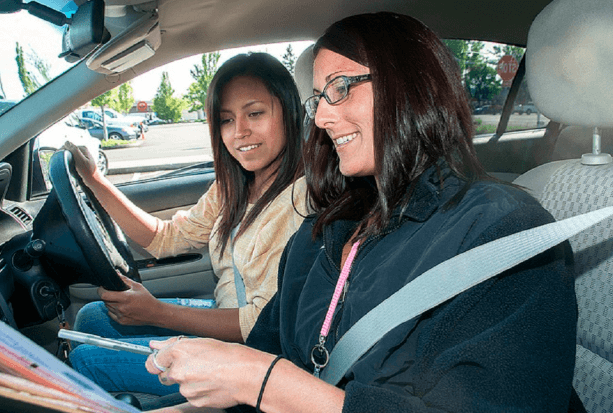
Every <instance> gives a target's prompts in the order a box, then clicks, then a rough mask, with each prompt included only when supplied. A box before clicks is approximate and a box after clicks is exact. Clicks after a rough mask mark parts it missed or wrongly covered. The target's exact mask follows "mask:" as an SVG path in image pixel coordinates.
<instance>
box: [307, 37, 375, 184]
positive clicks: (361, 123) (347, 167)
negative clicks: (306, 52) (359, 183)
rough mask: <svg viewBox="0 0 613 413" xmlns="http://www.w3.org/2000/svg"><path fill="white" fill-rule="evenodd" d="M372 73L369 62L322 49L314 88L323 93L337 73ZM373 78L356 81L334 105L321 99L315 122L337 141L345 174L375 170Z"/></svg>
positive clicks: (351, 74)
mask: <svg viewBox="0 0 613 413" xmlns="http://www.w3.org/2000/svg"><path fill="white" fill-rule="evenodd" d="M367 73H370V70H369V69H368V68H367V67H366V66H362V65H361V64H359V63H356V62H354V61H353V60H351V59H348V58H346V57H344V56H341V55H340V54H338V53H334V52H332V51H330V50H328V49H321V50H320V51H319V53H318V54H317V57H316V58H315V63H314V65H313V92H314V93H315V94H319V93H321V91H322V90H323V88H324V87H325V86H326V84H327V83H328V82H329V81H330V80H332V79H334V78H335V77H338V76H341V75H345V76H358V75H363V74H367ZM373 109H374V108H373V90H372V82H360V83H356V84H352V85H351V86H350V88H349V93H348V95H347V97H345V98H344V99H343V100H341V101H340V102H338V103H335V104H332V105H330V104H329V103H328V102H327V101H326V100H325V99H323V98H322V99H320V101H319V106H318V107H317V113H316V115H315V124H316V125H317V127H318V128H320V129H324V130H325V131H326V132H327V133H328V136H329V137H330V138H331V139H332V141H333V142H334V147H335V148H336V153H337V154H338V157H339V160H340V161H339V169H340V171H341V173H342V174H343V175H345V176H368V175H374V173H375V152H374V129H373V128H374V122H373V119H374V111H373Z"/></svg>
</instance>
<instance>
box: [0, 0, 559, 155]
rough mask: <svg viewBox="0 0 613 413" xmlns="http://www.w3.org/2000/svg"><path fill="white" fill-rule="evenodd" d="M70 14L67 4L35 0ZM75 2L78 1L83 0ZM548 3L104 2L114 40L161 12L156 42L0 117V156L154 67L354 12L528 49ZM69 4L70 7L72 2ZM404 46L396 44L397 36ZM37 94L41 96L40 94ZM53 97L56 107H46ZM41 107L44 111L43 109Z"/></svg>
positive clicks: (308, 28)
mask: <svg viewBox="0 0 613 413" xmlns="http://www.w3.org/2000/svg"><path fill="white" fill-rule="evenodd" d="M39 2H40V3H44V4H46V5H48V6H50V7H53V8H55V9H57V10H62V9H64V10H69V9H70V4H69V3H70V2H68V1H65V0H39ZM83 2H84V0H77V1H76V3H77V4H80V3H83ZM549 2H550V0H514V1H512V2H511V1H503V0H463V1H459V0H385V1H377V0H291V1H288V0H159V1H145V0H106V2H105V3H106V7H107V9H106V11H107V18H106V19H105V26H106V27H107V29H108V30H109V31H110V32H111V34H112V35H113V36H115V35H117V34H118V33H119V32H120V31H121V30H122V27H126V26H127V25H128V24H129V23H131V22H130V21H127V20H126V19H123V20H122V18H121V17H113V16H120V15H121V14H122V10H125V8H126V7H127V8H129V9H131V8H132V7H134V8H135V9H136V10H145V11H150V10H155V9H157V10H158V15H159V23H160V29H161V33H162V34H161V45H160V47H159V48H158V49H157V51H156V53H155V55H154V56H153V57H151V58H149V59H148V60H145V61H144V62H142V63H140V64H139V65H137V66H135V67H134V68H132V69H130V70H128V71H126V72H124V73H122V74H121V75H115V76H105V75H103V74H100V73H94V72H92V71H91V70H89V69H88V68H87V66H86V65H85V64H84V62H81V63H79V64H78V65H76V66H75V67H74V68H73V69H71V70H70V71H68V73H67V74H65V75H64V76H60V78H58V79H56V80H55V81H53V82H51V83H50V84H48V85H46V86H45V87H43V88H42V89H41V90H39V91H38V92H37V93H36V94H34V95H32V96H30V97H28V98H27V99H25V100H24V101H23V102H22V103H21V104H19V105H17V106H16V107H14V108H13V110H11V111H9V112H7V113H6V114H5V115H4V116H2V117H0V131H2V134H0V135H4V136H0V159H2V158H3V157H4V156H6V155H7V154H8V153H10V152H11V151H13V150H14V149H16V148H17V147H19V146H20V145H21V144H22V143H23V142H24V141H25V139H24V137H26V136H34V135H36V133H38V132H40V131H41V130H44V128H46V127H47V126H49V125H50V124H52V123H53V122H54V120H57V119H60V118H61V117H63V116H65V115H66V114H68V113H70V112H71V111H72V110H74V109H76V108H78V107H79V106H81V105H83V104H85V103H87V102H89V101H90V100H91V99H93V98H94V97H96V96H98V95H99V94H101V93H104V92H105V91H107V90H109V89H111V88H113V87H116V86H117V85H119V84H120V83H123V82H125V81H127V80H130V79H132V78H134V77H136V76H138V75H140V74H142V73H145V72H147V71H149V70H151V69H153V68H156V67H160V66H162V65H164V64H166V63H168V62H172V61H175V60H178V59H181V58H185V57H188V56H192V55H195V54H200V53H206V52H210V51H216V50H223V49H228V48H232V47H240V46H250V45H256V44H265V43H274V42H281V41H299V40H314V39H316V38H317V37H318V36H320V35H321V34H322V32H323V31H324V30H325V28H326V27H328V26H329V25H330V24H331V23H333V22H335V21H337V20H339V19H341V18H343V17H346V16H349V15H353V14H358V13H366V12H375V11H394V12H399V13H403V14H408V15H411V16H413V17H416V18H418V19H420V20H421V21H423V22H424V23H426V24H427V25H428V26H430V27H431V28H432V29H433V30H434V31H436V32H437V33H438V34H439V35H440V36H441V37H443V38H463V39H474V40H487V41H497V42H503V43H509V44H515V45H520V46H521V45H525V44H526V40H527V35H528V30H529V27H530V24H531V22H532V20H533V19H534V17H536V15H537V14H538V13H539V12H540V10H542V9H543V8H544V7H545V6H546V5H547V4H548V3H549ZM73 6H74V5H73ZM399 41H401V39H399ZM37 95H38V96H37ZM50 100H53V101H54V102H55V105H52V106H51V105H48V102H49V101H50ZM44 106H49V107H48V108H44V109H41V108H42V107H44Z"/></svg>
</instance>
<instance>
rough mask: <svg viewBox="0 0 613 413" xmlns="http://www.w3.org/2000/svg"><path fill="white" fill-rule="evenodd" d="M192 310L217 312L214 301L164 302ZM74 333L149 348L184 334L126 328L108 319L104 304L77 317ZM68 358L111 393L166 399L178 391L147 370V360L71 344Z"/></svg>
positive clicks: (89, 306) (86, 308)
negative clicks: (150, 343)
mask: <svg viewBox="0 0 613 413" xmlns="http://www.w3.org/2000/svg"><path fill="white" fill-rule="evenodd" d="M162 301H165V302H169V303H172V304H178V305H185V306H189V307H199V308H214V307H215V301H214V300H198V299H179V298H177V299H162ZM74 329H75V330H77V331H81V332H84V333H89V334H95V335H98V336H102V337H107V338H113V339H117V340H121V341H125V342H128V343H133V344H138V345H141V346H149V341H151V340H165V339H167V338H170V337H175V336H178V335H180V334H181V332H179V331H173V330H169V329H165V328H159V327H151V326H124V325H121V324H119V323H117V322H115V321H113V320H111V318H110V317H109V316H108V314H107V309H106V306H105V305H104V303H103V302H102V301H96V302H92V303H89V304H87V305H85V306H84V307H83V308H82V309H81V310H79V312H78V313H77V319H76V321H75V326H74ZM72 346H73V350H72V351H71V352H70V355H69V358H70V363H71V364H72V367H73V368H74V369H75V370H76V371H78V372H79V373H81V374H83V375H84V376H86V377H87V378H89V379H91V380H93V381H94V382H95V383H97V384H98V385H99V386H100V387H102V388H103V389H104V390H106V391H108V392H139V393H148V394H156V395H158V396H165V395H167V394H171V393H177V392H178V391H179V386H178V385H176V384H175V385H173V386H165V385H163V384H161V383H160V381H159V380H158V377H157V376H156V375H152V374H149V372H148V371H147V369H146V368H145V361H146V360H147V356H144V355H141V354H134V353H129V352H127V351H114V350H107V349H104V348H100V347H96V346H92V345H89V344H79V343H77V342H74V341H73V342H72Z"/></svg>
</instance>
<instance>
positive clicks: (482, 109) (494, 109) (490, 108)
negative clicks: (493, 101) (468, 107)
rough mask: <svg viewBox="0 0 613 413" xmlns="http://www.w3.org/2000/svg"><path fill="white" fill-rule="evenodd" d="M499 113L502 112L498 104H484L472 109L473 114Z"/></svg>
mask: <svg viewBox="0 0 613 413" xmlns="http://www.w3.org/2000/svg"><path fill="white" fill-rule="evenodd" d="M500 113H502V106H500V105H484V106H479V107H478V108H476V109H475V110H473V114H474V115H498V114H500Z"/></svg>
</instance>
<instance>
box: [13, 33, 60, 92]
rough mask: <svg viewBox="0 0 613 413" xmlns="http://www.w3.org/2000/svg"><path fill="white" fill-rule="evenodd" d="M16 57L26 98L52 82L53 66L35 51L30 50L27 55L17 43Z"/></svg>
mask: <svg viewBox="0 0 613 413" xmlns="http://www.w3.org/2000/svg"><path fill="white" fill-rule="evenodd" d="M15 55H16V56H15V61H16V62H17V71H18V74H19V80H20V82H21V85H22V87H23V90H24V92H25V93H26V96H27V95H31V94H32V93H34V92H35V91H36V90H37V89H38V88H40V87H41V86H42V85H44V84H45V83H47V82H48V81H49V80H51V76H50V75H49V72H50V71H51V66H50V65H49V63H47V62H46V61H45V60H44V59H43V58H41V57H40V56H39V55H38V54H37V53H36V52H35V51H34V50H30V51H29V52H28V53H27V54H26V53H25V52H24V50H23V48H22V47H21V46H20V45H19V43H16V44H15ZM28 67H31V68H32V70H28Z"/></svg>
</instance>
